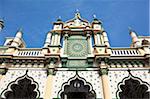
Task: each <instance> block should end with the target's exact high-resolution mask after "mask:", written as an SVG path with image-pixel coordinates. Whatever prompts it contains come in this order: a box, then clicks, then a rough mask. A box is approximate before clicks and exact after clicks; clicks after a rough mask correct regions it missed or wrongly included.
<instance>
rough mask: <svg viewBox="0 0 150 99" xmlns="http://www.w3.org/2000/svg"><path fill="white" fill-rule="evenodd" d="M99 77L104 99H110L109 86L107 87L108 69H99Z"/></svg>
mask: <svg viewBox="0 0 150 99" xmlns="http://www.w3.org/2000/svg"><path fill="white" fill-rule="evenodd" d="M100 76H101V81H102V87H103V94H104V99H112V98H111V92H110V86H109V79H108V68H101V69H100Z"/></svg>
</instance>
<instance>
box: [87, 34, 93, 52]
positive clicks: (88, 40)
mask: <svg viewBox="0 0 150 99" xmlns="http://www.w3.org/2000/svg"><path fill="white" fill-rule="evenodd" d="M90 38H91V35H90V33H89V32H87V42H88V54H91V46H92V45H91V41H90Z"/></svg>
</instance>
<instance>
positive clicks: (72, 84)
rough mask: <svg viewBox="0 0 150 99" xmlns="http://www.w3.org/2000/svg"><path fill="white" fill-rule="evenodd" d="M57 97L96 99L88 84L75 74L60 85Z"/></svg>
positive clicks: (62, 98)
mask: <svg viewBox="0 0 150 99" xmlns="http://www.w3.org/2000/svg"><path fill="white" fill-rule="evenodd" d="M58 97H60V98H61V99H65V97H67V99H77V98H78V99H96V93H95V91H94V90H93V87H92V85H91V84H90V83H89V82H86V80H85V79H84V78H81V77H80V76H79V75H78V74H76V75H75V76H74V77H72V78H70V79H69V80H68V81H67V82H65V83H64V84H62V87H61V90H60V91H59V92H58Z"/></svg>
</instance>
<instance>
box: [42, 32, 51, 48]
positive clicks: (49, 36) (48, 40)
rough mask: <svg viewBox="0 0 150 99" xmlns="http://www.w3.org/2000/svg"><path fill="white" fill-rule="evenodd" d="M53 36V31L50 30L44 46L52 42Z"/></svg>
mask: <svg viewBox="0 0 150 99" xmlns="http://www.w3.org/2000/svg"><path fill="white" fill-rule="evenodd" d="M51 36H52V33H51V32H48V33H47V37H46V40H45V44H44V47H48V46H49V45H50V43H51Z"/></svg>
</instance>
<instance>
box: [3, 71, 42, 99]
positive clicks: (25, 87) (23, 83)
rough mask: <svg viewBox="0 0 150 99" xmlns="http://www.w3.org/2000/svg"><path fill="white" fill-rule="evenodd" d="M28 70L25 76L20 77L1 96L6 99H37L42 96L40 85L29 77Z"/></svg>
mask: <svg viewBox="0 0 150 99" xmlns="http://www.w3.org/2000/svg"><path fill="white" fill-rule="evenodd" d="M27 73H28V70H27V71H26V73H25V75H23V76H21V77H18V78H17V79H16V80H15V81H12V82H10V83H9V84H8V86H7V88H6V89H5V90H4V91H3V92H2V94H1V96H3V97H4V98H6V99H36V98H39V96H40V91H39V90H38V88H39V86H38V83H37V82H35V81H34V79H33V78H32V77H30V76H28V74H27Z"/></svg>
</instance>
